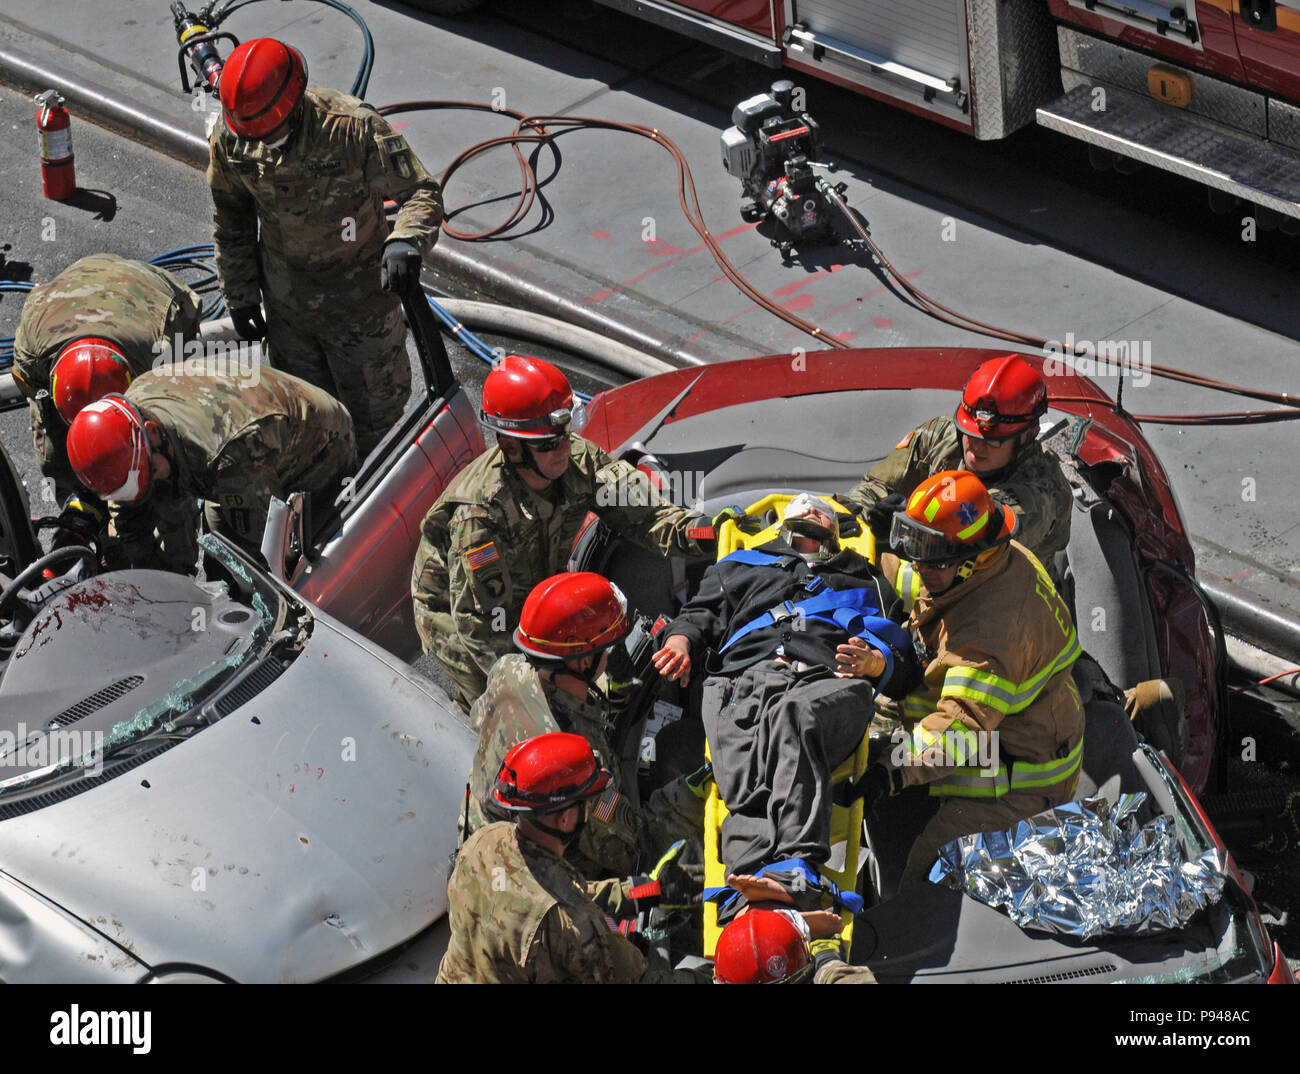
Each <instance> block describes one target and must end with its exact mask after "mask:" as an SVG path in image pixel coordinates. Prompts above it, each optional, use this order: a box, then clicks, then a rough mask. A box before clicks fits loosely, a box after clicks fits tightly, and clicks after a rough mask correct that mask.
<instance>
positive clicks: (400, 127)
mask: <svg viewBox="0 0 1300 1074" xmlns="http://www.w3.org/2000/svg"><path fill="white" fill-rule="evenodd" d="M388 125H389V126H390V127H392V128H393V130H395V131H404V130H406V128H407V127H409V126H410V124H409V123H407V122H406V120H404V119H390V120H389V121H388Z"/></svg>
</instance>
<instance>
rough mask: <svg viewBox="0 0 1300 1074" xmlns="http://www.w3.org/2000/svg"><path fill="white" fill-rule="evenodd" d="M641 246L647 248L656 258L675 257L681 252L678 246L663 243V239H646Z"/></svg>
mask: <svg viewBox="0 0 1300 1074" xmlns="http://www.w3.org/2000/svg"><path fill="white" fill-rule="evenodd" d="M641 245H642V246H645V247H646V248H648V249H649V251H650V252H651V253H652V254H654V255H655V256H656V257H676V256H677V255H678V254H680V253H681V252H682V248H681V247H680V246H674V245H673V244H672V243H671V242H664V240H663V239H648V240H647V241H645V242H643V243H642V244H641Z"/></svg>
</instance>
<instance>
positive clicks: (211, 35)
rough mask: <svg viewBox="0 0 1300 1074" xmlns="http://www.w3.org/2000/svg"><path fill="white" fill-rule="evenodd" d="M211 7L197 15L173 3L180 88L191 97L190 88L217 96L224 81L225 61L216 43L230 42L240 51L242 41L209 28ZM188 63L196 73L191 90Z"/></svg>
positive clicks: (181, 5) (178, 2)
mask: <svg viewBox="0 0 1300 1074" xmlns="http://www.w3.org/2000/svg"><path fill="white" fill-rule="evenodd" d="M213 6H214V5H212V4H209V5H208V6H207V7H206V8H204V9H202V10H201V11H200V12H199V13H198V14H197V15H196V14H194V13H193V12H191V11H186V10H185V5H184V4H183V3H181V0H172V5H171V7H172V18H173V19H174V20H175V23H176V40H177V42H178V43H179V45H180V48H179V50H178V51H177V53H176V64H177V66H178V67H179V68H180V71H181V88H182V89H183V90H184V91H185V92H186V93H189V92H190V89H191V88H195V89H197V88H198V87H199V86H202V87H203V88H204V89H205V90H206V91H207V92H208V93H216V92H217V84H218V83H219V82H220V81H221V68H222V65H223V63H224V61H223V60H222V58H221V53H220V52H218V51H217V45H216V43H217V42H218V41H220V40H223V39H224V40H226V41H229V42H230V47H231V48H238V47H239V38H237V37H236V36H235V35H234V34H231V33H227V32H226V31H224V30H221V31H216V30H211V29H209V28H208V26H207V23H208V22H209V21H210V19H211V13H212V8H213ZM187 60H188V61H189V64H190V66H191V67H192V68H193V69H194V86H193V87H191V86H190V81H189V76H188V75H186V73H185V62H186V61H187Z"/></svg>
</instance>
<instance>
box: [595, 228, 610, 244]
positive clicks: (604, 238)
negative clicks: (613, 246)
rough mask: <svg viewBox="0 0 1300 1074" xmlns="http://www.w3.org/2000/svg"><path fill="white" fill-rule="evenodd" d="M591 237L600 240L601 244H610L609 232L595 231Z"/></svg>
mask: <svg viewBox="0 0 1300 1074" xmlns="http://www.w3.org/2000/svg"><path fill="white" fill-rule="evenodd" d="M591 237H592V238H593V239H599V240H600V241H601V242H608V241H609V232H608V231H593V232H592V233H591Z"/></svg>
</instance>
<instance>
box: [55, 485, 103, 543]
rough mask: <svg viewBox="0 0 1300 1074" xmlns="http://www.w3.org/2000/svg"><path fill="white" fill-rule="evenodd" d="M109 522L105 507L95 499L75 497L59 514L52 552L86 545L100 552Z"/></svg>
mask: <svg viewBox="0 0 1300 1074" xmlns="http://www.w3.org/2000/svg"><path fill="white" fill-rule="evenodd" d="M107 520H108V515H107V512H106V511H105V510H104V505H103V504H102V503H100V502H99V501H98V500H96V499H95V498H94V497H92V496H73V497H72V498H70V499H69V500H68V502H67V503H66V504H65V505H64V507H63V510H62V511H60V512H59V520H58V525H57V526H55V529H54V537H53V539H52V540H51V542H50V551H51V552H53V551H54V550H55V549H56V548H68V547H70V546H72V545H85V546H87V547H88V548H93V549H95V550H96V551H98V549H99V542H100V539H101V538H102V537H103V536H104V534H105V523H106V522H107Z"/></svg>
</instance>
